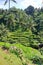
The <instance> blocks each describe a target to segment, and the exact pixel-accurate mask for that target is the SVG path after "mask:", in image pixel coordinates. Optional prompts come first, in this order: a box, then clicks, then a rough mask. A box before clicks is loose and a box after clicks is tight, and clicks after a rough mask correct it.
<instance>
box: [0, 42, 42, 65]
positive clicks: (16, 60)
mask: <svg viewBox="0 0 43 65" xmlns="http://www.w3.org/2000/svg"><path fill="white" fill-rule="evenodd" d="M3 45H5V46H6V47H8V48H10V46H15V47H17V48H18V49H21V50H22V52H23V56H24V58H25V60H27V59H28V61H29V63H32V62H33V58H35V59H36V58H37V57H38V58H39V57H40V58H42V60H43V56H42V55H41V53H40V52H39V51H38V50H36V49H33V48H31V47H26V46H24V45H22V44H20V43H16V44H10V43H5V42H0V47H1V46H3ZM0 59H1V60H0V64H1V63H2V62H3V63H2V64H1V65H23V64H22V61H21V59H20V57H17V55H16V54H15V53H11V52H9V53H7V54H6V53H5V52H4V51H3V50H2V49H1V48H0ZM32 64H33V63H32ZM32 64H31V65H32ZM39 64H40V62H38V63H36V65H39ZM42 65H43V64H42Z"/></svg>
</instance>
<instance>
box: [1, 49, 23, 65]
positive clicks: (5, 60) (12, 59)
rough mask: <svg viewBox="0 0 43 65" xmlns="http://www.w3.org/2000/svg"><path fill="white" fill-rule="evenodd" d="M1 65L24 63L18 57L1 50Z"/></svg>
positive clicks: (19, 64)
mask: <svg viewBox="0 0 43 65" xmlns="http://www.w3.org/2000/svg"><path fill="white" fill-rule="evenodd" d="M0 65H22V62H21V60H20V59H19V58H18V57H17V56H16V55H14V54H11V53H6V52H5V51H3V50H2V49H1V48H0Z"/></svg>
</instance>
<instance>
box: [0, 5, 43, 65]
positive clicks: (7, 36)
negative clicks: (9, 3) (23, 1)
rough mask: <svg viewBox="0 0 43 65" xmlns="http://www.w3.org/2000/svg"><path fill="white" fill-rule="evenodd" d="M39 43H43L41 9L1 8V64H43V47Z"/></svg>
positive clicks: (42, 12)
mask: <svg viewBox="0 0 43 65" xmlns="http://www.w3.org/2000/svg"><path fill="white" fill-rule="evenodd" d="M39 44H40V45H41V44H43V11H42V10H41V9H34V7H33V6H29V7H28V8H27V9H25V10H24V11H23V10H20V9H17V8H15V7H12V8H10V12H9V10H3V9H0V58H1V60H0V64H1V65H43V47H41V48H40V47H39ZM10 57H11V58H10ZM2 61H3V63H2Z"/></svg>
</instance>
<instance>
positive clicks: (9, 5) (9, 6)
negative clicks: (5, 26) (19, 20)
mask: <svg viewBox="0 0 43 65" xmlns="http://www.w3.org/2000/svg"><path fill="white" fill-rule="evenodd" d="M9 10H10V0H9Z"/></svg>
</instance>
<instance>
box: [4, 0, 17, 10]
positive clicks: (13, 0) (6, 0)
mask: <svg viewBox="0 0 43 65" xmlns="http://www.w3.org/2000/svg"><path fill="white" fill-rule="evenodd" d="M8 1H9V9H10V1H13V2H15V3H17V2H16V1H15V0H6V1H5V3H4V5H6V3H7V2H8Z"/></svg>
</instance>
